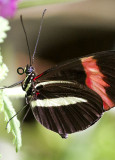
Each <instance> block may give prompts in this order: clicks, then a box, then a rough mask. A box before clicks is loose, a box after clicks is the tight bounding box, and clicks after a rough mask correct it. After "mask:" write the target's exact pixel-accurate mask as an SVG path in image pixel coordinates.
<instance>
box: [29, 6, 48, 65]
mask: <svg viewBox="0 0 115 160" xmlns="http://www.w3.org/2000/svg"><path fill="white" fill-rule="evenodd" d="M46 10H47V9H44V11H43V13H42V19H41V23H40V29H39V33H38V37H37V41H36V45H35V49H34V53H33V56H32V64H33V62H34V56H35V53H36V49H37V46H38V42H39V39H40V33H41V29H42V23H43V17H44V14H45V12H46Z"/></svg>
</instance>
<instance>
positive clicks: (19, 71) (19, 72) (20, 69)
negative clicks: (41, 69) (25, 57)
mask: <svg viewBox="0 0 115 160" xmlns="http://www.w3.org/2000/svg"><path fill="white" fill-rule="evenodd" d="M17 73H18V74H19V75H22V74H24V69H23V68H22V67H19V68H18V69H17Z"/></svg>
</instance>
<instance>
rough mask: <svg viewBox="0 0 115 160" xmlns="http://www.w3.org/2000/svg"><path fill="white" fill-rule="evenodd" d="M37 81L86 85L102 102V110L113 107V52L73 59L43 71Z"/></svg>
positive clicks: (114, 76)
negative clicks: (57, 81)
mask: <svg viewBox="0 0 115 160" xmlns="http://www.w3.org/2000/svg"><path fill="white" fill-rule="evenodd" d="M37 78H38V81H40V82H42V81H46V80H60V81H64V80H67V81H72V82H78V83H80V84H83V85H86V86H87V87H89V88H90V89H92V90H93V91H95V92H96V93H97V94H98V95H99V96H100V97H101V98H102V100H103V107H104V110H105V111H107V110H109V109H110V108H112V107H114V106H115V51H103V52H99V53H95V54H91V55H88V56H86V57H83V58H79V59H74V60H71V61H68V62H66V63H64V64H61V65H58V66H56V67H54V68H51V69H49V70H47V71H45V72H44V73H43V74H42V76H37V77H36V78H35V79H36V80H37Z"/></svg>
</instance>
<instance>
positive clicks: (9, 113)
mask: <svg viewBox="0 0 115 160" xmlns="http://www.w3.org/2000/svg"><path fill="white" fill-rule="evenodd" d="M0 96H1V97H0V111H2V112H3V113H4V115H5V121H6V122H8V120H9V119H10V118H11V117H13V116H14V115H15V114H16V112H15V110H14V108H13V106H12V103H11V101H10V100H9V98H8V97H7V96H6V95H4V94H0ZM7 131H8V133H9V132H12V134H13V135H14V140H13V143H14V144H15V145H16V152H18V151H19V149H20V147H21V145H22V139H21V131H20V122H19V121H18V119H17V116H15V117H14V118H13V119H12V120H11V121H10V122H9V123H8V126H7Z"/></svg>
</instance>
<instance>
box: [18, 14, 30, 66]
mask: <svg viewBox="0 0 115 160" xmlns="http://www.w3.org/2000/svg"><path fill="white" fill-rule="evenodd" d="M20 20H21V24H22V27H23V30H24V33H25V37H26V43H27V47H28V53H29V59H30V66H31V65H32V63H31V54H30V48H29V43H28V37H27V33H26V30H25V27H24V23H23V19H22V15H21V16H20Z"/></svg>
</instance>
